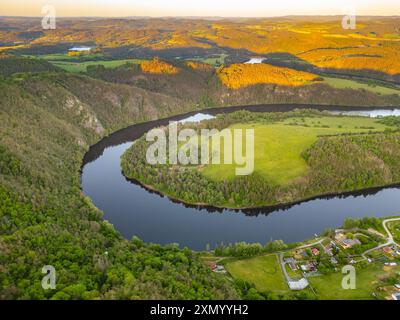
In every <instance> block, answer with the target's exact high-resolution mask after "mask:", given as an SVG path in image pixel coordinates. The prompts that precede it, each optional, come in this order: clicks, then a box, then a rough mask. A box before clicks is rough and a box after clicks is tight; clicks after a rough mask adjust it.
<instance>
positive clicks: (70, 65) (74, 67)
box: [49, 59, 141, 73]
mask: <svg viewBox="0 0 400 320" xmlns="http://www.w3.org/2000/svg"><path fill="white" fill-rule="evenodd" d="M49 62H50V63H52V64H53V65H55V66H56V67H59V68H62V69H64V70H66V71H68V72H75V73H77V72H85V71H86V68H87V67H88V66H95V65H103V66H104V67H106V68H116V67H119V66H121V65H124V64H126V63H132V64H138V63H140V62H141V60H138V59H124V60H99V61H84V62H72V61H71V62H70V61H49Z"/></svg>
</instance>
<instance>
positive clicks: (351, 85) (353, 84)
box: [323, 77, 400, 94]
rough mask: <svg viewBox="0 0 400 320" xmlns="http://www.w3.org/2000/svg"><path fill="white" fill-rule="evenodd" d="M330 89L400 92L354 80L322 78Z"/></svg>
mask: <svg viewBox="0 0 400 320" xmlns="http://www.w3.org/2000/svg"><path fill="white" fill-rule="evenodd" d="M323 83H326V84H328V85H330V86H331V87H334V88H338V89H364V90H368V91H371V92H374V93H379V94H400V90H397V89H392V88H388V87H384V86H379V85H371V84H366V83H361V82H357V81H354V80H347V79H341V78H328V77H324V82H323Z"/></svg>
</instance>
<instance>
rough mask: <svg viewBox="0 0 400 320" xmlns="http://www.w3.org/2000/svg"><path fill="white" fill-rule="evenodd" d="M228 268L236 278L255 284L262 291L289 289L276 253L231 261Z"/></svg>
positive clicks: (282, 291)
mask: <svg viewBox="0 0 400 320" xmlns="http://www.w3.org/2000/svg"><path fill="white" fill-rule="evenodd" d="M226 269H227V270H228V271H229V273H230V274H231V275H232V276H233V277H234V278H238V279H242V280H245V281H247V282H250V283H252V284H254V285H255V286H256V288H257V289H258V290H259V291H261V292H262V291H274V292H276V293H284V292H288V291H289V288H288V286H287V284H286V281H285V279H284V276H283V274H282V271H281V268H280V265H279V263H278V258H277V256H276V255H275V254H272V255H267V256H259V257H255V258H251V259H245V260H237V261H234V262H230V263H227V264H226Z"/></svg>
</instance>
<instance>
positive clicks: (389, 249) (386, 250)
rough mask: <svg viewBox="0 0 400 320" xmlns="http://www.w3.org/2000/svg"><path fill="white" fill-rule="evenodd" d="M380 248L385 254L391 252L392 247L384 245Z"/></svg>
mask: <svg viewBox="0 0 400 320" xmlns="http://www.w3.org/2000/svg"><path fill="white" fill-rule="evenodd" d="M382 250H383V252H384V253H387V254H391V253H392V252H393V249H392V248H391V247H384V248H383V249H382Z"/></svg>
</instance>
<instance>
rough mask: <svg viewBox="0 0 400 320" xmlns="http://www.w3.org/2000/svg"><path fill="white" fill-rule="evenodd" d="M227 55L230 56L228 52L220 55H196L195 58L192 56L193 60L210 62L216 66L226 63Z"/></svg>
mask: <svg viewBox="0 0 400 320" xmlns="http://www.w3.org/2000/svg"><path fill="white" fill-rule="evenodd" d="M227 56H228V55H227V54H219V55H213V56H208V57H195V58H192V59H191V60H196V61H200V62H203V63H207V64H210V65H212V66H214V67H216V66H219V65H221V64H224V63H225V59H226V57H227Z"/></svg>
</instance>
